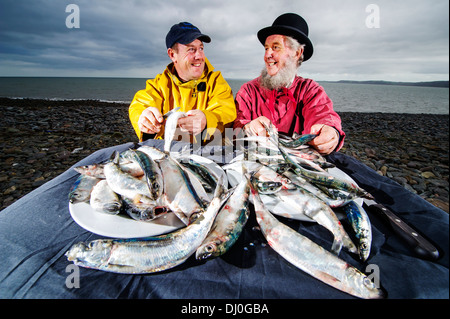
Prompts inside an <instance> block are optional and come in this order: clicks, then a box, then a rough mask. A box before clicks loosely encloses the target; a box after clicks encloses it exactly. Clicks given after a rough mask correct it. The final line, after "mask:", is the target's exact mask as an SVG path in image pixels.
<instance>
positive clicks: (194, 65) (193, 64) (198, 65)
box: [191, 63, 202, 68]
mask: <svg viewBox="0 0 450 319" xmlns="http://www.w3.org/2000/svg"><path fill="white" fill-rule="evenodd" d="M191 65H192V66H193V67H196V68H198V67H201V66H202V64H201V63H192V64H191Z"/></svg>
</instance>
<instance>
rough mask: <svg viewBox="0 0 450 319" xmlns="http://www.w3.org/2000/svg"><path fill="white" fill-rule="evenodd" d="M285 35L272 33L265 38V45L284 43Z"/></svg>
mask: <svg viewBox="0 0 450 319" xmlns="http://www.w3.org/2000/svg"><path fill="white" fill-rule="evenodd" d="M285 39H286V36H285V35H282V34H272V35H269V36H268V37H267V38H266V42H265V46H271V45H274V44H281V45H284V44H285Z"/></svg>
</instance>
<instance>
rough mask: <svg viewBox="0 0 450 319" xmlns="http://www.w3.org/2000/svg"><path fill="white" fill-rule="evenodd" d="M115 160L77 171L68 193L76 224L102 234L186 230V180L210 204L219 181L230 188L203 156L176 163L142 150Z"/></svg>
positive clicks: (132, 235)
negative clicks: (76, 177) (182, 174)
mask: <svg viewBox="0 0 450 319" xmlns="http://www.w3.org/2000/svg"><path fill="white" fill-rule="evenodd" d="M115 156H116V158H115V159H110V160H109V161H106V162H103V163H96V164H92V165H86V166H79V167H76V168H75V170H76V171H77V172H79V173H80V176H79V177H78V179H77V180H76V182H75V183H74V185H73V186H72V189H71V192H70V195H69V199H70V200H69V211H70V214H71V216H72V218H73V219H74V221H75V222H76V223H77V224H79V225H80V226H81V227H83V228H85V229H86V230H89V231H91V232H93V233H95V234H98V235H102V236H107V237H114V238H140V237H148V236H156V235H160V234H165V233H169V232H172V231H174V230H177V229H179V228H181V227H184V226H185V225H186V224H187V223H188V218H189V215H188V214H187V213H188V212H185V211H184V210H183V209H184V207H186V206H187V205H184V206H183V203H186V202H187V201H189V196H190V195H191V194H190V191H189V190H187V188H186V185H185V184H186V183H185V182H184V180H185V178H186V177H187V178H188V180H189V181H190V186H191V187H193V189H192V192H195V193H196V195H197V196H198V197H199V198H200V200H203V201H205V202H209V201H210V200H211V198H212V196H213V191H214V188H215V183H217V182H219V181H222V185H223V187H224V189H227V188H228V179H227V176H226V173H225V172H224V171H223V170H222V169H221V168H220V166H219V165H218V164H216V163H215V162H214V161H212V160H210V159H207V158H204V157H202V156H199V155H195V154H191V155H189V156H188V157H178V158H176V159H175V158H170V156H166V155H165V154H164V153H162V152H161V151H159V150H157V149H154V148H151V147H144V146H142V147H140V148H138V149H137V150H127V151H125V152H122V153H117V154H116V155H115ZM178 168H180V169H178ZM162 171H165V173H164V174H163V173H162ZM181 171H182V172H183V173H184V177H181V175H180V172H181ZM144 172H145V173H144ZM149 185H150V186H149ZM156 186H158V187H156ZM183 186H184V188H183ZM180 202H181V203H180ZM180 207H181V208H180ZM194 208H195V207H194ZM185 213H186V215H188V216H185ZM189 213H192V212H190V211H189Z"/></svg>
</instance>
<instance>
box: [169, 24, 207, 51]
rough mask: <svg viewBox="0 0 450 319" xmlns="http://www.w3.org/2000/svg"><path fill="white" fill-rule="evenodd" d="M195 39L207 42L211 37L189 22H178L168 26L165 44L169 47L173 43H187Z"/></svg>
mask: <svg viewBox="0 0 450 319" xmlns="http://www.w3.org/2000/svg"><path fill="white" fill-rule="evenodd" d="M195 39H199V40H200V41H203V42H206V43H209V42H211V38H210V37H209V36H207V35H206V34H203V33H201V32H200V30H199V29H198V28H197V27H196V26H194V25H193V24H191V23H189V22H180V23H178V24H175V25H173V26H172V28H170V30H169V33H167V36H166V46H167V48H171V47H172V46H173V45H174V44H175V43H181V44H189V43H191V42H192V41H194V40H195Z"/></svg>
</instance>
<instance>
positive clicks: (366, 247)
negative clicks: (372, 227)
mask: <svg viewBox="0 0 450 319" xmlns="http://www.w3.org/2000/svg"><path fill="white" fill-rule="evenodd" d="M370 247H371V240H370V239H368V238H361V239H360V241H359V246H358V253H359V256H360V258H361V260H363V261H365V260H367V258H368V257H369V254H370Z"/></svg>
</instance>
